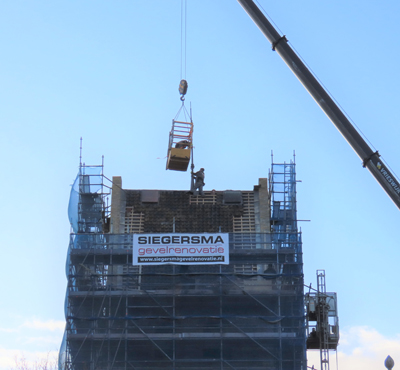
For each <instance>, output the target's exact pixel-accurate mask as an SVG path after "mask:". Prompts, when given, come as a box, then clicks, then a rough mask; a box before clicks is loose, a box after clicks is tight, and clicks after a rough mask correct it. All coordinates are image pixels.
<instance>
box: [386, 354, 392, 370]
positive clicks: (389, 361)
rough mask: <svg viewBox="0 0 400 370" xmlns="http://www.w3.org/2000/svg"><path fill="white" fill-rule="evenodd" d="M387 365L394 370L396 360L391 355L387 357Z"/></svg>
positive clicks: (390, 369)
mask: <svg viewBox="0 0 400 370" xmlns="http://www.w3.org/2000/svg"><path fill="white" fill-rule="evenodd" d="M385 366H386V367H387V368H388V369H389V370H392V367H393V366H394V361H393V359H392V358H391V357H390V356H388V357H386V360H385Z"/></svg>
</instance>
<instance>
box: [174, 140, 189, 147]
mask: <svg viewBox="0 0 400 370" xmlns="http://www.w3.org/2000/svg"><path fill="white" fill-rule="evenodd" d="M189 146H190V143H189V141H187V140H181V141H178V142H177V143H176V145H175V148H176V149H186V148H189Z"/></svg>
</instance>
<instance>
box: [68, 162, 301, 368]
mask: <svg viewBox="0 0 400 370" xmlns="http://www.w3.org/2000/svg"><path fill="white" fill-rule="evenodd" d="M102 171H103V167H102V166H98V167H96V166H85V165H83V166H82V165H81V166H80V171H79V174H78V176H77V178H76V181H75V183H74V185H73V188H72V191H71V199H70V204H69V218H70V222H71V226H72V230H73V233H72V234H71V235H70V243H69V249H68V256H67V265H66V274H67V279H68V287H67V293H66V300H65V316H66V330H65V334H64V338H63V342H62V346H61V350H60V369H71V370H72V369H74V370H84V369H88V370H89V369H90V370H94V369H101V370H103V369H104V370H105V369H113V370H122V369H124V370H126V369H149V370H150V369H151V370H159V369H160V370H161V369H170V370H175V369H191V370H206V369H207V370H210V369H215V370H216V369H220V370H221V369H241V370H244V369H259V370H261V369H263V370H265V369H271V370H272V369H274V370H289V369H290V370H295V369H302V370H306V327H305V326H306V324H305V323H306V320H305V311H304V292H303V262H302V244H301V235H300V233H299V231H298V228H297V217H296V174H295V163H294V162H290V163H283V164H282V163H281V164H275V163H273V164H272V168H271V171H270V174H269V178H260V179H259V180H258V184H257V185H255V186H254V189H253V190H225V191H224V190H221V191H214V190H213V191H208V192H207V191H206V192H205V194H204V196H196V195H191V194H189V193H188V192H187V191H171V190H129V189H124V188H123V184H122V180H121V178H120V177H113V179H112V184H111V182H110V184H111V185H110V187H107V186H106V184H105V182H106V180H105V177H104V176H103V173H102ZM110 188H111V203H110V202H109V201H108V200H107V199H109V197H108V195H109V193H110V191H108V190H107V191H106V189H110ZM109 203H110V204H109Z"/></svg>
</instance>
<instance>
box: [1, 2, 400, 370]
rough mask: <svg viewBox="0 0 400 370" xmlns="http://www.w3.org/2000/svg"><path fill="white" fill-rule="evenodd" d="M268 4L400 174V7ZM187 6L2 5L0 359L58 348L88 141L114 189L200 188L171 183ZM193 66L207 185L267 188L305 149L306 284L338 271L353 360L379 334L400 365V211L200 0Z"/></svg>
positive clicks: (224, 6) (294, 93) (241, 16)
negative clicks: (75, 193) (73, 212)
mask: <svg viewBox="0 0 400 370" xmlns="http://www.w3.org/2000/svg"><path fill="white" fill-rule="evenodd" d="M260 4H261V5H262V7H263V8H264V9H265V10H266V11H267V12H268V14H269V15H270V16H271V18H272V19H273V21H274V22H275V23H276V24H277V25H278V26H279V29H280V30H282V31H281V33H283V34H285V35H286V36H287V38H288V40H289V42H290V44H291V46H292V47H294V48H295V49H296V50H297V52H298V53H299V54H300V55H301V56H302V57H303V58H304V60H305V61H306V62H307V63H308V65H309V66H310V68H311V69H312V70H313V71H314V72H315V74H316V75H317V76H318V77H319V78H320V80H321V81H322V82H323V83H324V85H325V86H326V87H327V88H328V90H329V91H330V92H331V93H332V95H333V96H334V97H335V98H336V99H337V100H338V101H339V103H340V104H341V106H342V107H343V109H344V110H345V111H346V112H347V113H348V114H349V116H350V117H351V118H352V119H353V120H354V121H355V122H356V124H357V125H358V127H359V128H360V129H361V131H362V132H363V133H364V134H365V135H366V137H367V138H368V139H369V140H370V141H371V142H372V143H373V145H374V147H375V148H376V149H378V150H379V152H380V153H381V154H382V156H383V158H384V159H385V160H386V162H387V163H388V164H389V165H390V166H391V168H392V170H393V171H394V172H395V173H398V174H400V165H399V161H398V143H399V137H400V125H399V122H400V111H399V109H398V104H399V101H400V89H399V83H400V75H399V67H398V60H399V54H400V41H399V34H400V23H399V22H398V15H399V14H400V4H399V3H398V1H394V0H383V1H377V0H372V1H368V2H365V1H361V0H354V1H352V2H349V1H345V0H336V1H329V2H321V1H316V0H309V1H305V2H304V1H290V2H282V1H273V2H272V1H267V0H260ZM180 7H181V1H180V0H152V1H144V0H129V1H128V0H117V1H105V0H97V1H94V0H87V1H77V0H69V1H60V2H54V1H49V0H36V1H26V0H13V1H3V2H1V4H0V45H1V48H0V123H1V135H0V150H1V157H2V159H3V161H2V162H3V163H2V167H3V171H2V173H3V181H2V191H1V194H2V197H1V198H2V201H1V205H2V207H1V208H2V212H1V216H0V217H1V220H0V222H1V225H2V226H3V230H4V232H3V237H2V243H1V244H2V260H3V268H2V269H1V276H2V281H3V284H2V288H1V292H2V304H1V305H0V317H1V319H0V332H1V333H3V335H1V336H0V355H2V356H5V357H7V356H9V355H10V354H13V353H17V352H18V351H21V350H23V351H25V352H26V353H28V354H29V353H32V352H34V351H38V352H46V351H49V350H57V349H58V346H59V343H60V342H61V336H62V330H60V327H61V326H62V321H63V320H64V310H63V307H64V295H65V289H66V278H65V257H66V252H67V246H68V234H69V231H70V228H69V224H68V219H67V205H68V199H69V191H70V185H71V184H72V182H73V180H74V178H75V176H76V173H77V170H78V164H79V139H80V137H83V160H84V162H86V163H87V164H100V163H101V157H102V155H104V156H105V174H106V175H107V176H108V177H110V178H111V177H112V176H117V175H118V176H122V179H123V186H124V187H125V188H136V189H137V188H139V189H140V188H149V189H154V188H157V189H177V190H181V189H186V188H187V186H188V184H189V174H188V173H178V172H174V171H165V159H164V157H165V155H166V151H167V143H168V132H169V130H170V127H171V120H172V118H173V117H174V116H175V114H176V113H177V111H178V109H179V107H180V100H179V93H178V85H179V81H180V79H181V73H180V71H181V65H180V59H181V58H180V16H181V15H180ZM186 68H187V73H186V79H187V80H188V83H189V91H188V94H187V100H186V102H187V104H189V103H190V102H191V104H192V109H193V120H194V124H195V133H194V142H195V164H196V168H197V169H198V168H200V167H204V168H205V169H206V184H207V185H206V188H207V189H217V190H224V189H243V190H244V189H248V190H251V189H252V188H253V185H255V184H257V183H258V178H259V177H268V170H269V168H270V163H271V151H273V152H274V160H275V162H283V161H290V160H291V159H292V157H293V151H295V152H296V163H297V176H298V179H299V180H301V181H302V182H301V183H299V184H298V189H297V190H298V218H299V219H301V220H311V222H302V223H300V225H301V227H302V231H303V243H304V244H303V251H304V262H305V264H304V271H305V282H306V283H311V282H312V283H313V286H315V285H316V278H315V271H316V270H317V269H325V270H326V278H327V289H328V291H336V292H337V293H338V299H339V316H340V325H341V329H342V330H343V333H345V334H346V333H347V336H346V335H345V336H344V337H343V338H344V342H343V344H342V347H339V348H341V351H342V354H343V356H345V360H348V361H350V360H349V358H350V357H351V351H352V350H353V349H354V348H355V346H356V345H355V343H352V342H351V341H350V339H349V338H351V335H350V334H348V333H353V334H354V330H356V329H355V328H360V327H368V328H367V329H365V330H367V331H368V330H369V332H368V333H379V335H380V337H379V338H381V339H382V338H383V339H382V341H384V340H387V341H388V342H384V343H391V344H393V343H394V347H393V348H396V351H397V354H398V356H397V362H398V361H400V326H399V325H398V323H397V316H398V308H399V306H400V298H399V294H398V291H399V289H398V281H399V277H398V261H399V259H400V249H399V240H398V236H399V221H400V211H399V210H398V209H397V208H396V206H395V205H394V204H393V203H392V202H391V201H390V199H389V198H388V196H387V195H386V194H385V193H384V191H383V190H382V189H381V188H380V186H379V185H378V184H377V183H376V181H375V180H374V179H373V177H372V176H371V175H370V174H369V172H368V171H367V170H365V169H363V168H362V166H361V161H360V160H359V158H358V157H357V155H356V154H355V153H354V152H353V150H352V149H351V148H350V147H349V145H348V144H347V142H346V141H345V140H344V139H343V138H342V137H341V135H340V134H339V132H338V131H337V130H336V129H335V128H334V126H333V125H332V123H330V121H329V120H328V118H326V116H325V115H324V114H323V113H322V111H321V110H320V108H319V107H318V106H317V105H316V103H315V102H314V101H313V100H312V98H311V97H310V96H309V94H308V93H307V92H306V91H305V89H304V88H303V87H302V85H301V84H300V83H299V82H298V81H297V79H296V78H295V77H294V75H293V74H292V72H290V70H289V69H288V68H287V66H286V65H285V64H284V63H283V61H282V60H281V59H280V58H279V56H278V55H277V53H274V52H272V51H271V47H270V44H269V42H268V41H267V40H266V39H265V37H264V36H263V35H262V34H261V32H260V31H259V30H258V28H257V27H256V26H255V25H254V24H253V22H252V21H251V19H250V18H249V17H248V15H247V14H246V13H245V11H244V10H243V9H242V8H241V6H240V5H239V4H238V3H237V2H236V1H234V0H202V1H196V0H188V9H187V64H186ZM51 329H52V330H51ZM360 335H361V334H360ZM377 336H378V334H376V335H375V337H374V338H375V339H376V337H377ZM358 338H361V337H358ZM375 339H374V340H375ZM346 341H347V342H346ZM348 342H350V343H348ZM346 343H347V344H346ZM369 343H372V339H371V341H370V342H369ZM364 344H365V343H364ZM375 347H376V346H375ZM363 348H365V347H363ZM13 351H14V352H13ZM346 351H347V352H346ZM387 354H389V353H387ZM387 354H386V355H387ZM386 355H385V357H386ZM391 355H392V357H393V358H394V359H395V361H396V356H395V355H396V354H395V353H391ZM346 356H347V357H346ZM349 356H350V357H349ZM377 356H378V357H379V356H380V353H379V354H377ZM0 357H1V356H0ZM353 357H354V356H353ZM7 358H8V357H7ZM383 360H384V358H383V359H382V361H383ZM371 363H372V362H371ZM379 363H381V361H380V362H379ZM382 363H383V362H382ZM3 364H4V362H3V363H1V362H0V369H2V370H3V368H2V367H1V366H4V365H3ZM315 365H318V363H315ZM339 366H340V363H339ZM342 369H344V367H342Z"/></svg>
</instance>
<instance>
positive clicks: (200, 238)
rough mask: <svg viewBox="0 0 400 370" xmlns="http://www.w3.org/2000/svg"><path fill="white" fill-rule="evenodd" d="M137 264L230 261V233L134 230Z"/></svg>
mask: <svg viewBox="0 0 400 370" xmlns="http://www.w3.org/2000/svg"><path fill="white" fill-rule="evenodd" d="M132 263H133V264H134V265H144V266H150V265H164V264H175V265H198V264H199V265H200V264H204V265H215V264H219V265H221V264H222V265H229V234H226V233H218V234H204V233H202V234H177V233H175V234H135V235H133V259H132Z"/></svg>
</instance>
